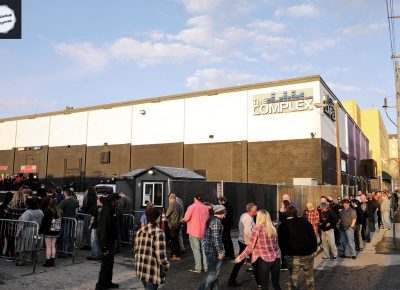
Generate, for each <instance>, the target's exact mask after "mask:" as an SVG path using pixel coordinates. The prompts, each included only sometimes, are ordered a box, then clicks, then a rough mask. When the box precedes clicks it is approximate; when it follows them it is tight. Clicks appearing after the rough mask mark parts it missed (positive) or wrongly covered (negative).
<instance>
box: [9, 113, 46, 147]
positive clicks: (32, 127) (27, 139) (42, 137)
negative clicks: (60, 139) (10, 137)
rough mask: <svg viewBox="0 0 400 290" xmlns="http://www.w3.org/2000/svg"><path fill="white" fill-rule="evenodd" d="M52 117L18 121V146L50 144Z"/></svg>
mask: <svg viewBox="0 0 400 290" xmlns="http://www.w3.org/2000/svg"><path fill="white" fill-rule="evenodd" d="M49 125H50V117H43V118H34V119H24V120H18V121H17V138H16V147H31V146H46V145H49Z"/></svg>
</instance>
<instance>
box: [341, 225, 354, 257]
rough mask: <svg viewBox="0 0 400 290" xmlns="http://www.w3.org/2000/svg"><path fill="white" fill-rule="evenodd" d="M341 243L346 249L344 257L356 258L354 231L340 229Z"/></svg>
mask: <svg viewBox="0 0 400 290" xmlns="http://www.w3.org/2000/svg"><path fill="white" fill-rule="evenodd" d="M340 243H341V244H342V247H343V249H344V255H345V256H347V257H350V256H352V257H354V256H356V247H355V244H354V230H353V229H351V228H349V229H347V230H346V229H342V228H341V229H340Z"/></svg>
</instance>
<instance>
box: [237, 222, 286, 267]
mask: <svg viewBox="0 0 400 290" xmlns="http://www.w3.org/2000/svg"><path fill="white" fill-rule="evenodd" d="M250 253H251V262H252V263H254V262H255V261H257V259H258V258H261V259H263V260H264V261H266V262H273V261H275V260H276V259H277V258H280V257H281V250H280V249H279V246H278V236H277V235H275V236H272V237H270V238H268V237H267V235H266V234H265V228H264V226H260V225H255V226H253V229H252V230H251V236H250V241H249V243H248V244H247V247H246V249H245V250H244V251H243V252H242V253H241V254H240V255H239V259H240V260H243V259H244V258H246V256H248V255H249V254H250Z"/></svg>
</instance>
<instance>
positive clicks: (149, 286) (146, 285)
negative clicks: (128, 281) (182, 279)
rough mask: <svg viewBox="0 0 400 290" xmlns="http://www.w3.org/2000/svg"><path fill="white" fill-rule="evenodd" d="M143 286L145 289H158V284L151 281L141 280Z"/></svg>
mask: <svg viewBox="0 0 400 290" xmlns="http://www.w3.org/2000/svg"><path fill="white" fill-rule="evenodd" d="M142 284H143V287H144V289H145V290H157V289H158V285H157V284H153V283H151V282H148V281H142Z"/></svg>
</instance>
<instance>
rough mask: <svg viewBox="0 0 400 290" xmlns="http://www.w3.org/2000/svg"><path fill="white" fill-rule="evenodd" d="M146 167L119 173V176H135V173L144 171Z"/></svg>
mask: <svg viewBox="0 0 400 290" xmlns="http://www.w3.org/2000/svg"><path fill="white" fill-rule="evenodd" d="M146 170H147V169H135V170H133V171H131V172H128V173H124V174H121V177H136V176H137V175H139V174H141V173H143V172H145V171H146Z"/></svg>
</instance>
